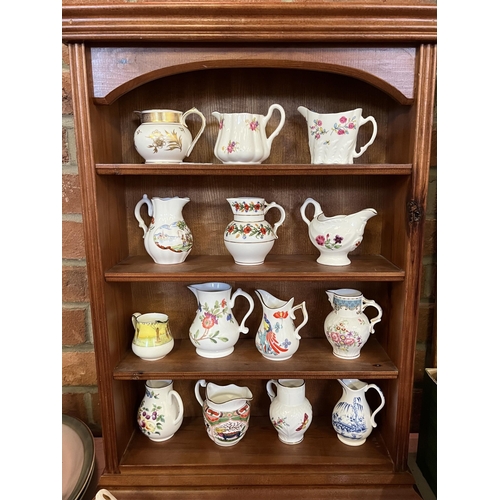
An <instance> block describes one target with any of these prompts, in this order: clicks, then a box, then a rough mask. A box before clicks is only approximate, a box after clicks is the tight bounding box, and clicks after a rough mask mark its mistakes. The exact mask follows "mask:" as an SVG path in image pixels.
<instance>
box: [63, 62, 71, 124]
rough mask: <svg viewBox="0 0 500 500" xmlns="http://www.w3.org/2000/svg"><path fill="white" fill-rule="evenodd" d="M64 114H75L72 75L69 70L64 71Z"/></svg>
mask: <svg viewBox="0 0 500 500" xmlns="http://www.w3.org/2000/svg"><path fill="white" fill-rule="evenodd" d="M62 114H63V115H72V114H73V92H72V90H71V75H70V73H69V71H65V70H63V72H62Z"/></svg>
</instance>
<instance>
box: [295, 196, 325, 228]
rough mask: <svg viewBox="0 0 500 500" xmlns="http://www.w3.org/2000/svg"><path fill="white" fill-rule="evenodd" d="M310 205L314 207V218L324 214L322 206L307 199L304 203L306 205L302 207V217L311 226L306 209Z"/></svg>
mask: <svg viewBox="0 0 500 500" xmlns="http://www.w3.org/2000/svg"><path fill="white" fill-rule="evenodd" d="M309 204H312V205H313V206H314V218H316V217H317V216H318V215H320V214H322V213H323V210H321V205H320V204H319V203H318V202H317V201H316V200H313V199H312V198H307V200H306V201H304V203H303V204H302V206H301V207H300V215H302V219H303V220H304V222H305V223H306V224H307V225H309V224H311V221H310V220H309V219H308V218H307V217H306V207H307V205H309Z"/></svg>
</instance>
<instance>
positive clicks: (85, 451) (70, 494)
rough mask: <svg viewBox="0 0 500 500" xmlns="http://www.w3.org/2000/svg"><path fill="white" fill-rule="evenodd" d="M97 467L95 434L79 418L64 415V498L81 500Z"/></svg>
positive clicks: (66, 499)
mask: <svg viewBox="0 0 500 500" xmlns="http://www.w3.org/2000/svg"><path fill="white" fill-rule="evenodd" d="M94 468H95V447H94V436H93V435H92V432H91V431H90V429H89V428H88V427H87V426H86V425H85V424H84V423H83V422H82V421H81V420H78V419H77V418H74V417H70V416H69V415H63V416H62V500H81V499H82V498H83V496H84V495H85V492H86V490H87V488H88V486H89V484H90V482H91V479H92V475H93V473H94Z"/></svg>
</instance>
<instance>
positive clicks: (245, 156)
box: [212, 104, 285, 163]
mask: <svg viewBox="0 0 500 500" xmlns="http://www.w3.org/2000/svg"><path fill="white" fill-rule="evenodd" d="M275 110H276V111H278V112H279V114H280V121H279V123H278V126H277V127H276V128H275V129H274V131H273V132H272V134H271V135H270V136H269V137H267V135H266V125H267V122H268V121H269V119H270V118H271V115H272V114H273V112H274V111H275ZM212 115H213V116H214V117H215V118H217V120H218V122H219V135H218V136H217V141H216V143H215V148H214V154H215V156H216V157H217V158H218V159H219V160H220V161H221V162H222V163H262V162H263V161H264V160H266V159H267V158H268V157H269V155H270V154H271V145H272V143H273V140H274V139H275V137H276V136H277V135H278V134H279V133H280V131H281V129H282V128H283V125H284V124H285V110H284V109H283V107H282V106H280V105H279V104H272V105H271V106H270V107H269V110H268V113H267V115H266V116H263V115H257V114H254V113H219V112H218V111H214V112H213V113H212Z"/></svg>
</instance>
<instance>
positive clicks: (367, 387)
mask: <svg viewBox="0 0 500 500" xmlns="http://www.w3.org/2000/svg"><path fill="white" fill-rule="evenodd" d="M368 389H376V390H377V392H378V393H379V395H380V399H381V400H382V402H381V403H380V406H379V407H378V408H377V409H376V410H375V411H374V412H373V413H372V414H371V416H370V422H371V424H372V426H373V427H377V424H376V423H375V415H376V414H377V413H378V412H379V411H380V410H381V409H382V408H383V407H384V405H385V398H384V395H383V394H382V391H381V390H380V388H379V387H378V386H377V385H375V384H368V385H367V386H366V387H365V392H366V391H367V390H368Z"/></svg>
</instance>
